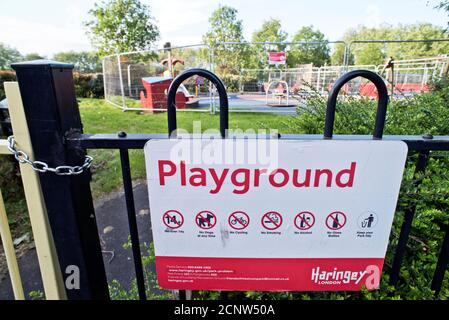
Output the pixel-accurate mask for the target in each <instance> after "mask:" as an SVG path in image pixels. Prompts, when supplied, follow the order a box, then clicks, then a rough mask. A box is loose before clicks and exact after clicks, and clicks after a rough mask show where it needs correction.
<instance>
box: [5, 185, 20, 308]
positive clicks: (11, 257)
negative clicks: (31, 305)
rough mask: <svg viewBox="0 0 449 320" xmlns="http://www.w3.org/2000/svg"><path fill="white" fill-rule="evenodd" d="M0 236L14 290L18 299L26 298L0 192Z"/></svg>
mask: <svg viewBox="0 0 449 320" xmlns="http://www.w3.org/2000/svg"><path fill="white" fill-rule="evenodd" d="M0 237H1V239H2V244H3V249H4V250H5V256H6V263H7V265H8V271H9V277H10V278H11V285H12V290H13V292H14V298H16V300H25V295H24V293H23V286H22V279H21V278H20V271H19V265H18V264H17V258H16V251H15V250H14V243H13V241H12V238H11V230H10V229H9V224H8V217H7V216H6V210H5V204H4V203H3V196H2V193H1V192H0Z"/></svg>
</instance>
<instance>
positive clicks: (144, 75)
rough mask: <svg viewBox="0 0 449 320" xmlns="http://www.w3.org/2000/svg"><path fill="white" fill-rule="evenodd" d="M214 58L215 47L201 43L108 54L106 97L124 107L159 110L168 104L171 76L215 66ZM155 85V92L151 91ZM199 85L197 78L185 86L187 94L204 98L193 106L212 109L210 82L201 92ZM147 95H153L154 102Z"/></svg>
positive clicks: (115, 104)
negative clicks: (189, 70)
mask: <svg viewBox="0 0 449 320" xmlns="http://www.w3.org/2000/svg"><path fill="white" fill-rule="evenodd" d="M212 59H213V57H212V52H211V49H210V48H209V47H208V46H205V45H201V44H200V45H191V46H182V47H170V48H163V49H154V50H146V51H133V52H125V53H121V54H118V55H111V56H107V57H105V58H104V60H103V79H104V80H103V81H104V92H105V99H106V101H108V102H110V103H111V104H112V105H114V106H116V107H118V108H121V109H122V110H123V111H126V110H147V111H148V110H150V109H151V111H158V109H163V108H161V106H162V105H163V106H164V107H165V105H166V101H167V99H166V96H165V92H164V91H166V89H168V86H169V84H170V82H171V81H170V78H173V77H174V76H176V74H178V73H179V72H181V71H183V70H185V69H189V68H194V67H195V68H196V67H198V68H205V69H209V70H211V69H212ZM152 89H154V92H150V90H152ZM195 89H196V83H195V82H194V81H191V82H190V83H189V84H186V85H185V86H184V90H185V96H186V98H190V97H193V96H196V95H198V96H200V97H199V99H198V100H200V102H199V103H198V104H196V105H195V108H191V109H189V110H190V111H210V108H211V105H212V103H211V94H212V93H211V91H210V90H209V84H208V83H204V84H203V85H202V88H201V92H199V93H198V94H197V93H196V92H195ZM147 95H151V102H150V103H151V105H150V106H148V104H147V100H148V99H149V97H148V96H147ZM148 102H149V101H148Z"/></svg>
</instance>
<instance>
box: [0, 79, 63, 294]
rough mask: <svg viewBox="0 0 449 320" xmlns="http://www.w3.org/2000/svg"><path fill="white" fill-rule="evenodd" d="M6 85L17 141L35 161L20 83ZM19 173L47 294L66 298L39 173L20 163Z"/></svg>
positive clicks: (6, 83)
mask: <svg viewBox="0 0 449 320" xmlns="http://www.w3.org/2000/svg"><path fill="white" fill-rule="evenodd" d="M4 86H5V93H6V97H7V100H8V109H9V115H10V118H11V125H12V130H13V132H14V140H15V141H16V144H17V146H18V148H19V149H21V150H23V151H24V152H26V153H27V154H28V155H29V156H30V159H33V160H35V159H34V155H33V149H32V145H31V140H30V134H29V131H28V126H27V121H26V117H25V111H24V109H23V104H22V98H21V96H20V90H19V85H18V83H17V82H5V83H4ZM20 172H21V175H22V181H23V188H24V191H25V198H26V202H27V207H28V213H29V215H30V221H31V227H32V229H33V236H34V242H35V245H36V251H37V257H38V260H39V266H40V270H41V276H42V282H43V285H44V291H45V297H46V299H48V300H65V299H67V296H66V292H65V287H64V280H63V278H62V274H61V270H60V267H59V262H58V257H57V254H56V249H55V246H54V241H53V236H52V233H51V228H50V224H49V222H48V217H47V209H46V207H45V202H44V200H43V197H42V190H41V186H40V181H39V177H38V174H37V172H35V171H34V170H33V169H32V168H31V166H29V165H27V164H20Z"/></svg>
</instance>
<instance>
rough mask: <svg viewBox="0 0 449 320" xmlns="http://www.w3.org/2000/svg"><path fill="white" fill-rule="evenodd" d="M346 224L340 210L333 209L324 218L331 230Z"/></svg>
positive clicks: (344, 216)
mask: <svg viewBox="0 0 449 320" xmlns="http://www.w3.org/2000/svg"><path fill="white" fill-rule="evenodd" d="M345 224H346V215H345V214H344V213H343V212H341V211H334V212H332V213H330V214H329V215H328V216H327V218H326V226H327V227H328V228H329V229H331V230H339V229H341V228H343V227H344V226H345Z"/></svg>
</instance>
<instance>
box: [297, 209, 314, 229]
mask: <svg viewBox="0 0 449 320" xmlns="http://www.w3.org/2000/svg"><path fill="white" fill-rule="evenodd" d="M314 224H315V216H314V215H313V214H312V213H311V212H308V211H303V212H300V213H298V214H297V215H296V217H295V226H296V228H298V229H299V230H308V229H310V228H312V227H313V225H314Z"/></svg>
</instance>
